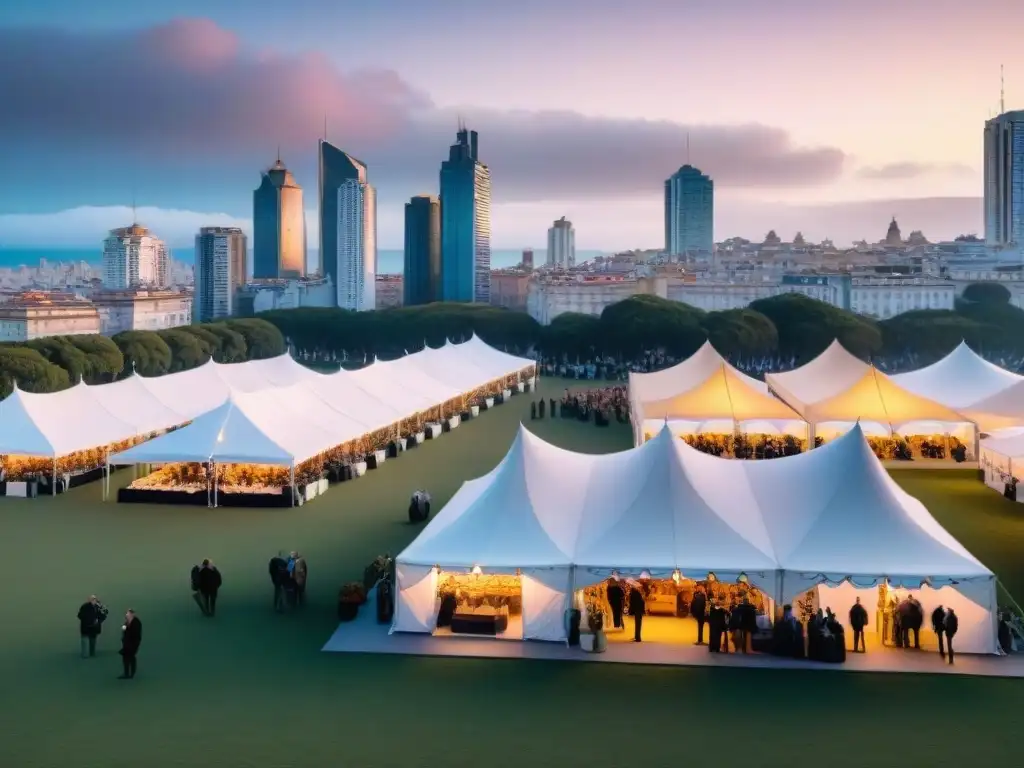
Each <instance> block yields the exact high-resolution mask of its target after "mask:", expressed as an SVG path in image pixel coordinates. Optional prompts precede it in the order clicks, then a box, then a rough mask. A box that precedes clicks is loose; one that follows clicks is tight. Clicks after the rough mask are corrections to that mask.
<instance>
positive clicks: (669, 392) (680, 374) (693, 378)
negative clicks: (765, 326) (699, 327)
mask: <svg viewBox="0 0 1024 768" xmlns="http://www.w3.org/2000/svg"><path fill="white" fill-rule="evenodd" d="M722 366H725V367H726V368H728V369H729V371H730V372H731V373H732V374H734V375H735V376H736V377H737V378H738V379H740V380H741V381H742V382H743V383H744V384H746V385H747V386H748V387H749V388H751V389H754V390H761V391H764V392H767V387H766V386H765V384H764V382H761V381H758V380H757V379H754V378H751V377H750V376H747V375H746V374H745V373H743V372H741V371H739V370H737V369H736V368H734V367H733V366H732V365H730V364H729V361H728V360H726V359H725V358H724V357H722V356H721V355H720V354H719V353H718V350H716V349H715V348H714V346H713V345H712V344H711V342H710V341H705V342H704V344H703V345H701V348H700V349H698V350H697V351H696V352H694V353H693V354H692V355H690V356H689V357H688V358H686V359H685V360H683V361H682V362H681V363H677V364H676V365H673V366H672V367H671V368H665V369H664V370H661V371H654V372H653V373H632V372H631V373H630V374H629V396H630V399H631V400H632V401H633V402H634V403H640V404H642V403H646V402H649V401H656V400H665V399H667V398H671V397H674V396H675V395H678V394H680V393H683V392H689V391H690V390H692V389H694V388H695V387H698V386H700V385H701V384H702V383H703V382H705V381H707V379H708V378H709V377H710V376H712V375H713V374H714V373H716V372H718V371H719V370H720V369H721V368H722Z"/></svg>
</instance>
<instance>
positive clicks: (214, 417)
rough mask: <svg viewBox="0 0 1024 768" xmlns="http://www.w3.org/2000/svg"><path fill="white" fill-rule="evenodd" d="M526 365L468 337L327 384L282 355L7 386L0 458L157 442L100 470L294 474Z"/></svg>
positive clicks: (528, 371) (335, 376) (528, 368)
mask: <svg viewBox="0 0 1024 768" xmlns="http://www.w3.org/2000/svg"><path fill="white" fill-rule="evenodd" d="M533 367H534V363H533V361H531V360H528V359H525V358H519V357H515V356H513V355H509V354H506V353H505V352H502V351H500V350H497V349H494V348H493V347H490V346H488V345H487V344H485V343H484V342H483V341H482V340H480V339H479V338H478V337H476V336H473V337H472V338H471V339H470V340H469V341H467V342H465V343H462V344H452V343H450V342H449V343H446V344H445V346H444V347H441V348H439V349H433V348H430V347H427V348H425V349H423V350H421V351H419V352H415V353H413V354H408V355H406V356H404V357H401V358H399V359H397V360H393V361H388V362H382V361H375V362H374V363H373V364H371V365H368V366H365V367H364V368H361V369H359V370H356V371H344V370H342V371H339V372H336V373H330V374H324V373H318V372H316V371H312V370H310V369H308V368H306V367H304V366H302V365H300V364H299V363H297V362H295V361H294V360H293V359H292V358H291V356H290V355H287V354H285V355H281V356H279V357H275V358H271V359H267V360H253V361H249V362H245V363H237V364H229V365H222V364H218V363H216V362H213V361H212V360H210V361H208V362H207V363H205V364H204V365H201V366H199V367H197V368H194V369H191V370H188V371H181V372H179V373H172V374H167V375H165V376H159V377H143V376H139V375H135V374H133V375H132V376H130V377H128V378H126V379H123V380H121V381H117V382H114V383H111V384H102V385H96V386H89V385H86V384H83V383H80V384H78V385H77V386H74V387H71V388H69V389H66V390H63V391H60V392H54V393H48V394H33V393H29V392H24V391H22V390H20V389H17V388H15V391H14V392H13V393H12V394H11V395H10V396H9V397H8V398H6V399H5V400H3V401H2V402H0V424H2V425H3V429H2V430H0V455H17V456H34V457H48V458H52V459H54V460H56V459H57V458H59V457H61V456H66V455H68V454H72V453H76V452H78V451H85V450H92V449H96V448H102V447H105V446H110V445H114V444H117V443H123V442H125V441H132V440H137V439H139V438H142V437H147V436H150V435H153V434H154V433H161V432H165V434H162V435H160V436H159V437H155V438H154V439H152V440H149V441H147V442H143V443H139V444H138V445H136V446H134V447H133V448H130V449H129V450H127V451H124V452H122V453H120V454H117V455H114V456H111V457H110V461H111V463H114V464H118V463H124V464H134V463H164V462H176V461H187V462H193V461H195V462H207V461H211V460H213V461H217V462H221V463H266V464H284V465H294V464H298V463H301V462H302V461H305V460H306V459H309V458H312V457H314V456H316V455H318V454H320V453H323V452H325V451H327V450H329V449H331V448H334V447H336V446H338V445H341V444H344V443H347V442H349V441H351V440H356V439H358V438H360V437H362V436H365V435H368V434H372V433H374V432H378V431H380V430H383V429H388V428H391V427H392V426H394V427H396V428H397V426H398V425H399V424H400V423H401V422H403V421H405V420H407V419H412V418H417V417H418V416H420V415H422V414H427V413H429V412H430V411H431V410H433V409H436V408H438V407H440V406H441V405H443V404H445V403H449V402H452V401H457V400H459V398H463V397H465V396H466V395H467V394H468V393H471V392H474V391H476V390H478V389H480V388H481V387H484V386H486V385H488V384H490V383H492V382H495V381H499V380H501V379H504V378H507V377H510V376H517V375H528V376H532V375H533V373H532V369H533ZM182 425H185V426H182ZM175 427H181V428H180V429H174V428H175ZM170 429H174V431H171V432H166V430H170Z"/></svg>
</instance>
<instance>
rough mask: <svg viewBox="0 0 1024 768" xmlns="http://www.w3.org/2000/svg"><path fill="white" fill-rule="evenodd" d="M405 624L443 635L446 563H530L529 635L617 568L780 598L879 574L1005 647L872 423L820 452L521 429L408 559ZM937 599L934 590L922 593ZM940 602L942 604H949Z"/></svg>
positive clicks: (963, 642)
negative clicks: (708, 447)
mask: <svg viewBox="0 0 1024 768" xmlns="http://www.w3.org/2000/svg"><path fill="white" fill-rule="evenodd" d="M396 563H397V591H398V597H397V600H396V609H395V617H394V624H393V631H399V632H431V631H432V630H433V628H434V624H435V622H436V617H437V611H438V604H437V597H436V588H437V582H438V577H439V575H440V573H442V572H456V573H473V572H479V571H480V570H482V571H483V572H485V573H493V574H516V573H518V574H519V575H520V579H521V585H522V618H523V638H524V639H535V640H550V641H560V640H565V639H566V621H565V615H566V612H567V610H568V609H569V607H570V605H571V600H572V596H573V594H574V593H575V591H576V590H579V589H582V588H584V587H586V586H589V585H592V584H596V583H598V582H600V581H603V580H604V579H606V578H608V577H609V576H610V575H611V574H612V573H615V572H617V573H618V574H620V575H623V576H627V577H637V576H639V575H641V574H643V573H644V572H647V573H648V574H650V575H651V576H652V577H654V578H668V577H671V576H683V577H687V578H692V579H695V580H700V579H704V578H706V577H707V576H708V574H709V573H713V574H715V576H716V577H717V578H718V580H719V581H734V580H738V579H740V578H741V577H745V578H746V580H747V581H748V582H749V583H750V584H752V585H753V586H755V587H757V588H759V589H761V590H762V591H763V592H764V593H765V594H766V595H768V596H769V598H771V599H773V600H775V601H776V603H777V604H780V605H781V604H784V603H788V602H792V601H793V600H794V598H796V597H797V596H799V595H801V594H803V593H805V592H807V591H808V590H811V589H814V588H815V587H816V586H818V585H822V584H827V585H838V584H847V583H848V584H852V585H853V586H854V587H857V588H860V589H864V590H872V591H867V592H865V597H864V598H863V599H862V602H864V603H865V605H868V606H873V605H874V604H875V602H876V601H877V595H876V594H874V592H873V591H874V590H875V589H877V585H878V584H881V583H888V584H890V585H892V586H895V587H905V588H908V589H919V588H922V587H923V588H922V592H923V591H924V590H925V589H927V590H931V591H933V592H936V593H937V594H936V595H935V597H934V600H937V601H938V602H942V604H944V605H946V606H954V605H955V606H956V608H957V609H958V614H959V615H960V622H961V623H960V634H959V635H958V636H957V642H958V646H959V647H960V648H961V649H962V650H964V651H967V652H978V653H996V652H997V646H996V625H995V612H996V582H995V578H994V576H993V574H992V572H991V571H989V570H988V568H986V567H985V566H984V565H983V564H982V563H980V562H979V561H978V560H977V559H976V558H975V557H974V556H972V555H971V554H970V553H969V552H968V551H967V550H966V549H965V548H964V547H963V546H962V545H960V544H959V543H958V542H957V541H956V540H955V539H954V538H953V537H952V536H951V535H950V534H949V533H947V532H946V531H945V530H944V529H943V528H942V527H941V526H940V525H939V524H938V523H937V522H936V521H935V519H934V518H933V517H932V516H931V515H930V514H929V512H928V511H927V509H925V507H924V506H923V505H922V504H921V503H920V502H919V501H917V500H916V499H914V498H913V497H911V496H909V495H908V494H907V493H905V492H904V491H903V490H902V489H900V488H899V486H898V485H896V483H895V482H894V481H893V480H892V479H891V478H890V477H889V475H888V474H887V473H886V472H885V470H884V469H883V468H882V466H881V464H880V463H879V462H878V461H877V460H876V459H875V457H874V455H873V454H872V453H871V450H870V448H869V447H868V445H867V442H866V440H865V437H864V434H863V432H862V431H861V429H860V427H859V426H855V427H854V428H853V429H852V430H851V431H849V432H848V433H846V434H845V435H844V436H842V437H840V438H837V439H836V440H834V441H832V442H830V443H828V444H827V445H825V446H824V447H822V448H821V449H819V450H816V451H811V452H808V453H805V454H802V455H799V456H793V457H789V458H783V459H778V460H775V461H768V462H753V461H728V460H724V459H720V458H716V457H713V456H709V455H706V454H703V453H700V452H698V451H696V450H695V449H693V448H691V447H689V446H688V445H686V444H685V443H684V442H683V441H681V440H678V439H674V438H673V436H672V432H671V430H670V429H669V428H667V427H665V428H663V429H662V430H661V431H660V432H659V433H658V435H657V436H655V437H654V438H652V439H651V440H649V441H648V442H646V443H644V444H643V445H641V446H639V447H636V448H633V449H631V450H629V451H625V452H623V453H617V454H609V455H599V456H595V455H585V454H577V453H572V452H569V451H565V450H562V449H559V448H557V447H555V446H553V445H549V444H547V443H545V442H543V441H541V440H540V439H538V438H537V437H535V436H533V435H531V434H530V433H529V432H527V431H526V430H525V429H521V430H520V432H519V435H518V437H517V439H516V440H515V442H514V444H513V446H512V448H511V450H510V451H509V452H508V454H507V455H506V457H505V458H504V459H503V460H502V462H501V463H500V464H499V465H498V466H497V467H496V468H495V469H494V470H492V471H491V472H490V473H489V474H487V475H485V476H484V477H481V478H479V479H477V480H472V481H469V482H467V483H465V484H463V486H462V487H461V489H460V490H459V491H458V492H457V493H456V494H455V496H454V497H453V498H452V500H451V501H450V502H449V503H448V504H447V505H446V506H445V507H444V508H443V509H442V510H441V511H440V512H439V513H438V515H437V516H436V518H435V519H434V520H433V521H431V522H430V524H429V525H428V526H427V527H426V528H425V529H424V531H423V532H422V533H421V534H420V535H419V536H418V537H417V538H416V540H415V541H414V542H413V543H412V544H411V545H410V546H409V547H408V548H407V549H406V550H405V551H403V552H402V553H401V554H400V555H399V556H398V558H397V560H396ZM923 602H924V601H923ZM936 604H937V603H936Z"/></svg>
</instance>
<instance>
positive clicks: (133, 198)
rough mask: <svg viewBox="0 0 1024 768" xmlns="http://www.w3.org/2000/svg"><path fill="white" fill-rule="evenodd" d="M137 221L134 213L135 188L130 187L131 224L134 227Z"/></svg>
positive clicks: (137, 218)
mask: <svg viewBox="0 0 1024 768" xmlns="http://www.w3.org/2000/svg"><path fill="white" fill-rule="evenodd" d="M138 223H139V217H138V215H137V214H136V209H135V188H134V187H132V226H133V227H134V226H135V225H137V224H138Z"/></svg>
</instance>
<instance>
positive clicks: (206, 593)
mask: <svg viewBox="0 0 1024 768" xmlns="http://www.w3.org/2000/svg"><path fill="white" fill-rule="evenodd" d="M222 583H223V579H222V578H221V575H220V571H219V570H218V569H217V566H215V565H214V564H213V562H212V561H211V560H209V559H206V560H203V564H202V565H201V566H200V567H199V607H200V608H202V609H203V613H204V614H206V615H207V616H213V615H214V614H216V613H217V592H218V591H219V590H220V586H221V584H222Z"/></svg>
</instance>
